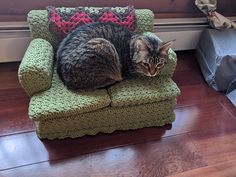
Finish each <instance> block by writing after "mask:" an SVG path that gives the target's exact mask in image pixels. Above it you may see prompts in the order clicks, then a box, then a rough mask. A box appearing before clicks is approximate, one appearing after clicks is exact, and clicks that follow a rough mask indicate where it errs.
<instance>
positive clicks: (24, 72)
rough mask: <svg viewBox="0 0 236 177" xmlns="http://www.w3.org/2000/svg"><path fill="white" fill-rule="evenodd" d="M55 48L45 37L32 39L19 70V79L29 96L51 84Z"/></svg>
mask: <svg viewBox="0 0 236 177" xmlns="http://www.w3.org/2000/svg"><path fill="white" fill-rule="evenodd" d="M52 67H53V48H52V46H51V44H50V43H49V42H47V41H46V40H44V39H34V40H32V41H31V43H30V45H29V47H28V49H27V51H26V52H25V55H24V57H23V59H22V62H21V64H20V67H19V70H18V76H19V81H20V83H21V85H22V87H23V88H24V89H25V91H26V93H27V94H28V95H29V96H32V95H33V94H35V93H37V92H40V91H44V90H47V89H48V88H49V87H50V86H51V79H52Z"/></svg>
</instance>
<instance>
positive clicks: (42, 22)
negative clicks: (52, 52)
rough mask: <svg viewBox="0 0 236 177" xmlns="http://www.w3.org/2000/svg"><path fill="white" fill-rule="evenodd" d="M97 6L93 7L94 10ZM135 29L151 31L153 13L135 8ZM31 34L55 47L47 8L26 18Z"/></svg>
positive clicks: (67, 9) (32, 12) (31, 13)
mask: <svg viewBox="0 0 236 177" xmlns="http://www.w3.org/2000/svg"><path fill="white" fill-rule="evenodd" d="M63 9H64V11H68V13H69V12H70V11H71V9H74V8H63ZM96 9H99V8H94V10H96ZM135 14H136V25H137V31H138V32H140V33H143V32H146V31H151V32H152V31H153V19H154V14H153V12H152V11H151V10H148V9H138V10H135ZM27 21H28V24H29V27H30V31H31V35H32V37H33V38H42V39H45V40H47V41H48V42H50V43H51V44H52V45H53V47H55V48H56V47H57V44H58V41H57V38H56V37H55V36H53V35H52V34H51V33H50V30H49V25H48V12H47V10H31V11H30V12H29V13H28V18H27Z"/></svg>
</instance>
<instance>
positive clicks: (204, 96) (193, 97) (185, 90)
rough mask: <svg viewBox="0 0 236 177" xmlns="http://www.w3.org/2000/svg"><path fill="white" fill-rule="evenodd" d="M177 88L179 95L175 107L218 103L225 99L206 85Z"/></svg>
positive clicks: (221, 94)
mask: <svg viewBox="0 0 236 177" xmlns="http://www.w3.org/2000/svg"><path fill="white" fill-rule="evenodd" d="M177 84H178V82H177ZM179 88H180V90H181V95H180V96H178V98H177V107H184V106H189V105H195V104H205V103H207V102H220V101H223V100H225V99H227V98H226V97H225V95H224V94H223V93H220V92H216V91H214V90H213V89H212V88H210V87H209V86H208V85H206V84H200V85H188V86H179Z"/></svg>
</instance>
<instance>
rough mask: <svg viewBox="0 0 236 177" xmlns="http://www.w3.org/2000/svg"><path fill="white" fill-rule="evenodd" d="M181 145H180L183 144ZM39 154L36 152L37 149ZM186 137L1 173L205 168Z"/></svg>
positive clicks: (72, 173)
mask: <svg viewBox="0 0 236 177" xmlns="http://www.w3.org/2000/svg"><path fill="white" fill-rule="evenodd" d="M180 142H181V143H180ZM35 152H37V149H35ZM205 165H206V164H205V162H204V159H203V158H202V157H201V156H199V155H198V153H197V151H196V149H195V147H194V145H193V144H192V143H191V141H190V140H189V138H188V137H187V136H186V135H181V136H177V137H170V138H166V139H162V140H160V141H157V142H148V143H143V144H136V145H132V146H126V147H120V148H116V149H110V150H106V151H102V152H97V153H93V154H88V155H84V156H77V157H74V158H71V159H67V160H60V161H51V162H44V163H39V164H33V165H30V166H26V167H20V168H14V169H9V170H5V171H1V173H2V175H3V176H4V177H9V176H24V177H27V176H35V177H37V176H51V177H53V176H57V177H60V176H140V177H141V176H148V177H149V176H165V175H169V174H174V173H178V172H183V171H186V170H191V169H193V168H198V167H202V166H205Z"/></svg>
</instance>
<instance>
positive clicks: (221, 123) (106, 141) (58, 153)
mask: <svg viewBox="0 0 236 177" xmlns="http://www.w3.org/2000/svg"><path fill="white" fill-rule="evenodd" d="M235 125H236V119H234V118H232V116H231V115H230V114H229V112H228V111H226V110H225V109H224V108H223V107H222V106H221V105H220V104H219V103H215V102H209V103H206V104H205V105H201V104H199V105H194V106H189V107H182V108H178V109H176V121H175V122H174V123H173V124H172V126H170V125H166V126H163V127H160V128H144V129H139V130H135V131H116V132H114V133H112V134H98V135H96V136H85V137H82V138H78V139H65V140H54V141H50V140H43V141H40V140H39V139H38V138H37V137H36V135H35V133H34V132H30V133H24V134H19V135H12V136H5V137H0V143H1V142H2V143H3V142H8V143H9V144H10V145H11V146H13V147H15V149H14V151H13V152H12V150H11V149H8V148H6V147H5V146H0V151H3V152H5V153H4V154H3V155H2V156H0V161H2V160H3V159H8V160H7V161H4V163H1V164H0V169H6V168H14V167H16V166H22V165H27V164H31V163H38V162H40V161H48V160H58V159H65V158H69V157H74V156H79V155H83V154H88V153H92V152H97V151H101V150H105V149H111V148H115V147H120V146H127V145H130V144H137V143H145V142H149V141H159V140H161V139H162V138H163V137H168V136H173V135H179V134H185V133H187V132H194V131H196V132H197V131H199V132H202V131H203V130H205V129H212V130H215V129H216V130H217V129H218V127H221V130H222V133H223V132H224V131H225V132H227V131H230V130H234V129H235ZM127 137H128V138H127ZM29 140H30V141H29ZM18 141H19V143H18ZM20 142H21V143H20ZM36 147H37V148H36ZM35 148H36V149H37V154H39V155H38V156H36V157H35V156H34V150H33V149H35ZM31 151H33V152H31ZM24 152H28V153H27V155H24V158H22V157H21V154H24ZM18 154H19V155H18ZM1 158H2V159H1ZM11 162H14V163H11Z"/></svg>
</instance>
